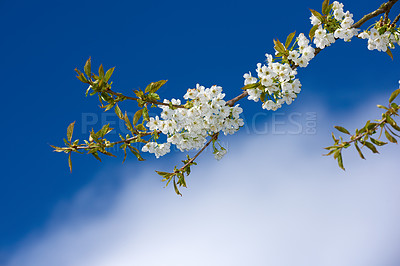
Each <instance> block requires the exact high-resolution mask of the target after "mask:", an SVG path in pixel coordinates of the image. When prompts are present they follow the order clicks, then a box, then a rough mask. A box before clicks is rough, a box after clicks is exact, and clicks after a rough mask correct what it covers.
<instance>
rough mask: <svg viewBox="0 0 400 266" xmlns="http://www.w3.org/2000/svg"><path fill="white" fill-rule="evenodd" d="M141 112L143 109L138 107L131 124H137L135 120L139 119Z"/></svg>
mask: <svg viewBox="0 0 400 266" xmlns="http://www.w3.org/2000/svg"><path fill="white" fill-rule="evenodd" d="M142 112H143V110H142V109H140V110H138V111H137V112H136V113H135V115H134V116H133V121H132V124H133V125H136V124H137V122H138V121H139V119H140V117H141V116H142Z"/></svg>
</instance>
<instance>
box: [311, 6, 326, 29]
mask: <svg viewBox="0 0 400 266" xmlns="http://www.w3.org/2000/svg"><path fill="white" fill-rule="evenodd" d="M310 11H311V13H312V14H313V15H314V16H316V17H317V18H318V19H319V20H320V21H321V22H323V21H324V16H322V15H321V14H320V13H319V12H318V11H315V10H314V9H310ZM313 28H314V27H313Z"/></svg>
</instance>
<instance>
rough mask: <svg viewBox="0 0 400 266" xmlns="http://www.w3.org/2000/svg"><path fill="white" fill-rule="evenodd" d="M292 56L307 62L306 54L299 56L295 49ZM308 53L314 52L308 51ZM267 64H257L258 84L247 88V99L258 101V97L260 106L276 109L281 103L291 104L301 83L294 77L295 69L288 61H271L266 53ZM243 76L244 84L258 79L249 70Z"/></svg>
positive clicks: (304, 62) (303, 62) (270, 57)
mask: <svg viewBox="0 0 400 266" xmlns="http://www.w3.org/2000/svg"><path fill="white" fill-rule="evenodd" d="M295 52H296V54H293V57H295V58H296V60H297V61H299V62H301V64H308V60H309V59H307V57H306V56H304V55H302V56H301V57H300V55H299V52H297V51H295ZM308 54H309V55H311V54H312V56H314V53H313V52H312V53H311V52H310V53H308ZM266 56H267V59H268V65H262V64H261V63H258V64H257V70H256V71H257V75H258V78H259V80H260V85H259V86H258V87H256V88H252V89H248V90H247V92H248V94H249V97H248V99H249V100H253V101H255V102H258V100H259V99H261V101H262V102H263V105H262V108H263V109H267V110H273V111H276V110H277V109H279V108H281V107H282V104H284V103H286V104H291V103H292V102H293V100H294V99H295V98H296V97H297V94H298V93H300V91H301V89H300V88H301V84H300V81H299V80H298V79H295V76H296V74H297V71H296V70H295V69H292V68H291V66H290V65H289V64H288V63H285V64H282V63H279V62H273V59H272V56H271V55H269V54H266ZM243 77H244V78H245V80H244V85H248V84H255V83H257V81H258V79H257V78H255V77H252V76H251V72H249V73H246V74H244V75H243Z"/></svg>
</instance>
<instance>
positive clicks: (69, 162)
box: [68, 152, 72, 173]
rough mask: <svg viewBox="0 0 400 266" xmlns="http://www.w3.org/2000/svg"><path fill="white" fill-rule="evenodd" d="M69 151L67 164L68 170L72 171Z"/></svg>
mask: <svg viewBox="0 0 400 266" xmlns="http://www.w3.org/2000/svg"><path fill="white" fill-rule="evenodd" d="M71 153H72V152H69V154H68V166H69V171H70V172H71V173H72V161H71Z"/></svg>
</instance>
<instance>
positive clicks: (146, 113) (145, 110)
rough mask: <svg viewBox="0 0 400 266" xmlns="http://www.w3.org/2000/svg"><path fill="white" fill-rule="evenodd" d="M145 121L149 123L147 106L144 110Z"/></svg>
mask: <svg viewBox="0 0 400 266" xmlns="http://www.w3.org/2000/svg"><path fill="white" fill-rule="evenodd" d="M142 113H143V121H149V120H150V119H149V111H148V110H147V107H146V106H145V107H144V108H143V112H142Z"/></svg>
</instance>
